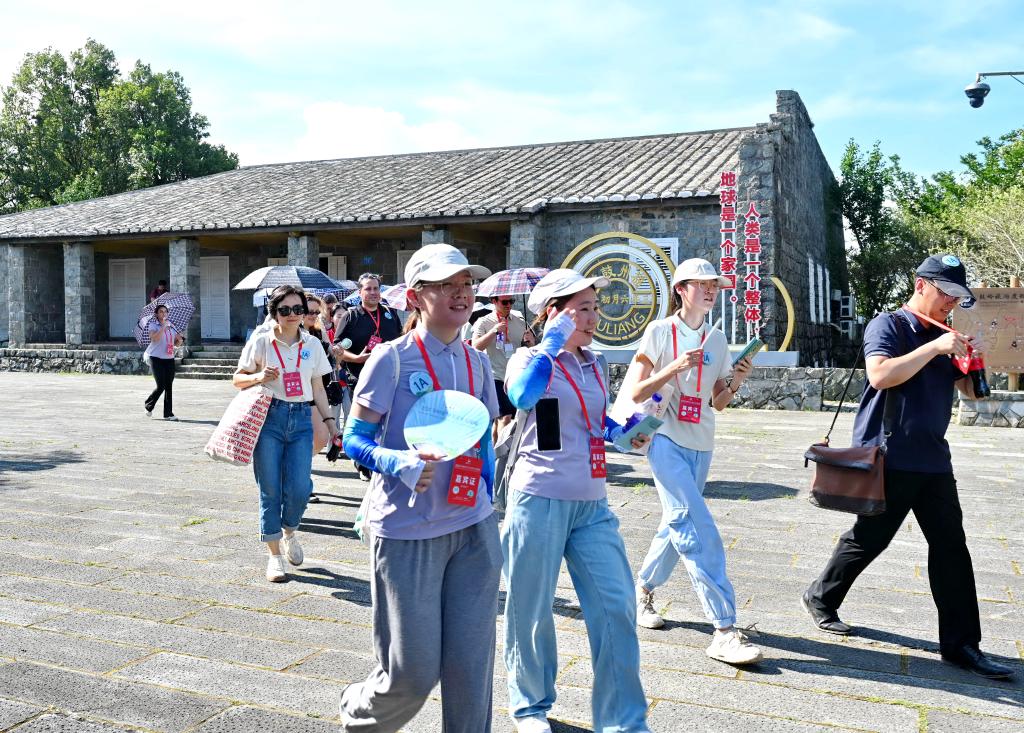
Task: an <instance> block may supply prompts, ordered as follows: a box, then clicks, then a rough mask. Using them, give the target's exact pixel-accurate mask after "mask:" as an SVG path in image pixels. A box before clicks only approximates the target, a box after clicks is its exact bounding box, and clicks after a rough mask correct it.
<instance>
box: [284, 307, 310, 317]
mask: <svg viewBox="0 0 1024 733" xmlns="http://www.w3.org/2000/svg"><path fill="white" fill-rule="evenodd" d="M293 314H294V315H296V316H302V315H305V314H306V306H304V305H290V306H289V305H279V306H277V315H279V316H290V315H293Z"/></svg>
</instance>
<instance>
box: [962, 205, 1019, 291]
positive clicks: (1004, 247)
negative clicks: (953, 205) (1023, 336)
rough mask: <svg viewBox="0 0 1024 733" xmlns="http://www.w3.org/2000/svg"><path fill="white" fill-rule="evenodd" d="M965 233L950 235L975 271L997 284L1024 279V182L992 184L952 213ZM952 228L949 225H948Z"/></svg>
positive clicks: (999, 285) (988, 281) (980, 277)
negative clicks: (1002, 185)
mask: <svg viewBox="0 0 1024 733" xmlns="http://www.w3.org/2000/svg"><path fill="white" fill-rule="evenodd" d="M948 218H949V219H950V220H952V222H953V223H954V228H955V229H956V230H958V231H960V232H965V234H961V235H949V234H947V235H946V239H945V241H946V242H948V243H949V246H948V247H946V249H949V250H952V251H954V252H956V253H957V254H958V255H959V256H960V257H961V259H963V261H964V262H965V263H966V265H967V267H968V268H969V269H970V271H971V274H972V275H973V276H974V277H976V278H977V279H979V280H983V281H985V282H986V283H988V284H989V285H990V286H993V287H1009V285H1010V277H1011V276H1012V275H1016V276H1017V277H1019V278H1021V279H1024V186H1009V187H1007V188H995V187H992V188H989V189H988V190H987V191H986V192H985V193H984V194H978V195H974V196H972V197H971V198H970V200H969V201H967V202H966V203H965V204H964V205H963V206H960V207H958V208H957V209H956V210H955V211H954V212H951V214H950V215H949V217H948ZM947 232H948V229H947Z"/></svg>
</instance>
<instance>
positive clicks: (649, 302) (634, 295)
mask: <svg viewBox="0 0 1024 733" xmlns="http://www.w3.org/2000/svg"><path fill="white" fill-rule="evenodd" d="M607 240H625V242H623V241H607ZM561 266H562V267H565V268H570V269H573V270H576V271H577V272H579V273H581V274H582V275H583V276H584V277H606V278H608V279H609V280H610V281H611V283H610V284H609V285H608V287H606V288H602V289H601V291H600V292H599V293H598V303H599V305H600V308H601V319H600V321H599V322H598V328H597V333H596V334H595V335H594V341H595V342H597V343H598V344H599V345H600V346H601V347H604V348H607V349H631V348H633V347H634V346H635V345H636V344H637V342H639V340H640V337H641V336H642V335H643V332H644V329H646V328H647V325H648V324H649V323H650V322H651V321H654V320H657V319H659V318H665V317H666V316H667V315H668V310H669V307H670V303H671V298H670V294H671V289H670V287H669V280H668V275H667V273H669V272H671V271H672V263H671V262H670V261H669V260H668V258H667V257H665V255H664V253H663V252H662V251H661V249H660V248H659V247H658V245H656V244H655V243H654V242H652V241H651V240H649V239H646V238H645V237H641V236H639V235H636V234H630V233H628V232H607V233H605V234H599V235H597V236H595V237H591V238H590V239H588V240H586V241H585V242H583V243H582V244H580V245H579V246H578V247H576V249H574V250H573V251H572V252H570V253H569V256H568V257H566V258H565V261H564V262H563V263H562V265H561Z"/></svg>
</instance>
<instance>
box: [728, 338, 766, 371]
mask: <svg viewBox="0 0 1024 733" xmlns="http://www.w3.org/2000/svg"><path fill="white" fill-rule="evenodd" d="M762 348H764V341H762V340H761V339H759V338H758V337H757V336H755V337H754V338H752V339H750V341H749V342H748V343H747V345H746V346H744V347H743V350H742V351H741V352H740V353H738V354H737V355H736V356H735V357H734V358H733V360H732V365H733V366H736V365H737V364H738V363H739V362H741V361H743V360H744V359H745V358H747V357H748V356H753V355H754V354H756V353H757V352H758V351H760V350H761V349H762Z"/></svg>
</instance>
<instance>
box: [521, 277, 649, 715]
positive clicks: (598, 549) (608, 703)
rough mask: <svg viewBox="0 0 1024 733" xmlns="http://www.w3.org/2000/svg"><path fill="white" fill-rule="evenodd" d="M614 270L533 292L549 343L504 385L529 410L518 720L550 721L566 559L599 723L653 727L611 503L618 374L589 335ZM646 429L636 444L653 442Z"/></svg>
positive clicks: (524, 447) (524, 352) (529, 354)
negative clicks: (610, 391) (608, 453)
mask: <svg viewBox="0 0 1024 733" xmlns="http://www.w3.org/2000/svg"><path fill="white" fill-rule="evenodd" d="M608 284H609V281H608V280H607V279H606V278H603V277H598V278H584V277H583V276H582V275H580V274H579V273H577V272H574V271H573V270H552V271H551V272H549V273H548V274H547V275H545V276H544V277H543V278H541V280H540V282H538V283H537V286H536V287H535V288H534V290H533V292H532V293H531V294H530V301H529V308H530V310H532V311H534V312H535V313H539V314H540V315H539V316H538V319H537V323H535V324H534V325H541V326H543V327H544V336H543V338H542V339H541V342H540V344H539V345H538V346H536V347H534V348H523V349H519V350H518V351H517V352H516V353H515V355H514V356H513V357H512V359H511V361H510V362H509V364H508V370H507V372H506V381H505V386H506V387H507V389H508V396H509V399H510V400H511V401H512V404H514V405H515V406H516V407H517V408H519V409H521V410H529V413H528V414H527V416H526V423H525V426H524V429H523V435H522V442H521V443H520V446H519V453H518V457H517V459H516V463H515V468H514V469H513V472H512V477H511V480H510V481H509V486H508V493H509V498H508V507H507V509H506V512H505V522H504V524H503V525H502V532H501V541H502V550H503V551H504V556H505V566H504V575H505V585H506V587H507V589H508V590H507V595H506V600H505V668H506V669H507V670H508V696H509V713H510V714H511V716H512V719H513V722H514V723H515V726H516V729H517V730H518V731H524V732H528V733H550V731H551V727H550V724H549V723H548V719H547V714H548V712H549V711H550V710H551V706H552V705H553V704H554V702H555V695H556V692H555V675H556V673H557V671H558V649H557V646H556V642H555V621H554V615H553V614H552V611H551V604H552V602H553V601H554V595H555V586H556V584H557V582H558V573H559V570H560V568H561V565H562V560H563V559H564V560H565V562H566V565H567V566H568V569H569V575H570V577H571V578H572V582H573V587H575V589H576V593H577V595H578V596H579V599H580V607H581V608H582V609H583V617H584V619H585V621H586V625H587V636H588V637H589V639H590V656H591V660H592V665H593V671H594V691H593V695H592V701H591V704H592V709H593V720H594V730H595V731H622V732H623V733H642V732H646V731H648V730H649V729H648V728H647V723H646V718H647V699H646V698H645V696H644V690H643V686H642V685H641V683H640V645H639V642H638V641H637V636H636V615H635V614H636V606H635V604H634V601H633V580H632V573H631V572H630V568H629V560H628V559H627V557H626V547H625V545H624V543H623V541H622V537H621V536H620V535H619V531H618V529H619V520H618V519H617V518H616V517H615V514H613V513H612V511H611V509H610V508H609V507H608V498H607V490H606V486H605V478H606V476H607V470H606V467H605V441H607V440H614V439H615V438H616V437H618V436H619V435H621V433H622V427H621V426H619V425H617V424H615V423H614V422H613V421H612V420H611V419H610V418H608V417H607V416H606V415H605V409H606V405H607V399H608V397H607V387H606V385H607V384H608V377H607V374H603V373H602V372H603V371H604V369H603V363H602V362H601V361H599V359H598V357H597V355H596V354H595V353H594V352H593V351H591V350H590V349H589V348H588V347H589V346H590V343H591V341H592V340H593V338H594V331H595V330H596V329H597V324H598V320H599V318H600V316H599V313H598V306H597V288H602V287H607V286H608ZM646 442H647V439H646V436H641V437H640V439H639V440H637V441H634V444H633V445H634V448H641V447H642V446H643V445H644V444H646Z"/></svg>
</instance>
